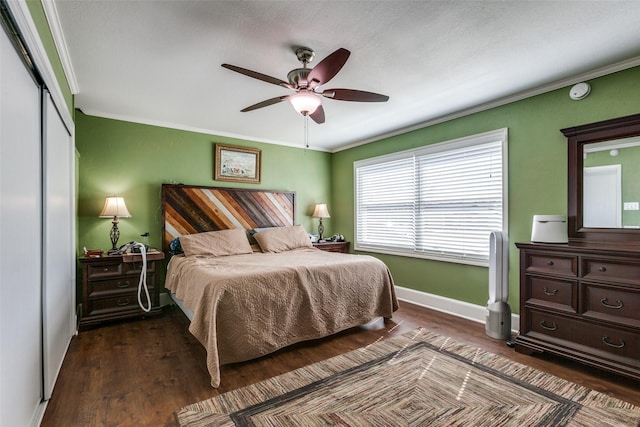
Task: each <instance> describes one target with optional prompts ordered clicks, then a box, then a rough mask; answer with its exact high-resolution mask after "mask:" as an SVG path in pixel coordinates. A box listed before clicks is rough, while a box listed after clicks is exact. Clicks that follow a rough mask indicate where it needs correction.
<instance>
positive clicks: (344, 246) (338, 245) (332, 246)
mask: <svg viewBox="0 0 640 427" xmlns="http://www.w3.org/2000/svg"><path fill="white" fill-rule="evenodd" d="M350 245H351V242H316V243H314V244H313V247H314V248H317V249H320V250H323V251H325V252H341V253H345V254H348V253H349V246H350Z"/></svg>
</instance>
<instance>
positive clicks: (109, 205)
mask: <svg viewBox="0 0 640 427" xmlns="http://www.w3.org/2000/svg"><path fill="white" fill-rule="evenodd" d="M99 217H100V218H113V220H112V221H111V223H112V224H113V226H112V227H111V232H110V233H109V237H110V238H111V250H110V251H109V252H108V253H109V254H110V255H112V254H115V253H117V252H118V248H117V246H116V245H117V243H118V239H119V238H120V230H118V218H131V214H130V213H129V211H128V210H127V206H126V205H125V204H124V199H123V198H122V197H115V196H111V197H107V199H106V200H105V201H104V207H103V208H102V212H100V215H99Z"/></svg>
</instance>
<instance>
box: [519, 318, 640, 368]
mask: <svg viewBox="0 0 640 427" xmlns="http://www.w3.org/2000/svg"><path fill="white" fill-rule="evenodd" d="M529 317H530V319H531V325H530V327H531V329H530V330H531V331H532V332H537V333H539V334H543V335H547V336H549V337H553V338H557V339H561V340H565V341H567V342H573V343H576V344H581V345H584V346H587V347H590V348H593V349H596V350H600V351H604V352H606V353H611V354H614V355H616V356H619V357H624V358H629V359H634V360H635V359H638V358H639V357H640V331H631V330H628V329H624V328H615V327H611V326H607V325H600V324H594V323H589V322H583V321H581V320H578V319H573V318H566V317H563V316H561V315H554V314H550V313H544V312H539V311H536V310H531V311H530V313H529Z"/></svg>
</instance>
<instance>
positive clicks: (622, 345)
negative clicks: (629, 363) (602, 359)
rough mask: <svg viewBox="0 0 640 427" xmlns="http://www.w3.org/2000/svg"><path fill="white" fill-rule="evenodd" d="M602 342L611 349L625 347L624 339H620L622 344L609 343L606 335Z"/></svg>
mask: <svg viewBox="0 0 640 427" xmlns="http://www.w3.org/2000/svg"><path fill="white" fill-rule="evenodd" d="M602 342H603V343H605V344H606V345H608V346H609V347H614V348H622V347H624V341H623V340H622V338H620V344H614V343H612V342H611V341H609V337H608V336H606V335H605V336H604V337H602Z"/></svg>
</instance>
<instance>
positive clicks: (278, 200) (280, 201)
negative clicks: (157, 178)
mask: <svg viewBox="0 0 640 427" xmlns="http://www.w3.org/2000/svg"><path fill="white" fill-rule="evenodd" d="M295 212H296V193H295V192H293V191H270V190H251V189H240V188H222V187H202V186H193V185H176V184H163V185H162V223H163V226H162V228H163V230H162V231H163V233H162V234H163V237H162V248H163V250H164V251H167V250H168V247H169V243H170V242H171V241H172V240H173V239H175V238H176V237H180V236H182V235H184V234H193V233H201V232H203V231H215V230H224V229H228V228H244V229H245V230H250V229H252V228H259V227H281V226H287V225H293V224H294V223H295V222H294V221H295Z"/></svg>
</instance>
